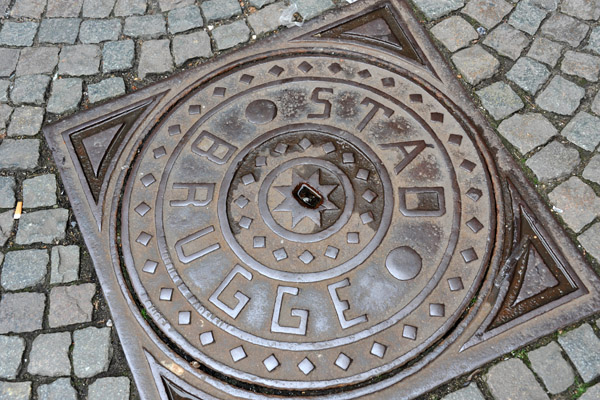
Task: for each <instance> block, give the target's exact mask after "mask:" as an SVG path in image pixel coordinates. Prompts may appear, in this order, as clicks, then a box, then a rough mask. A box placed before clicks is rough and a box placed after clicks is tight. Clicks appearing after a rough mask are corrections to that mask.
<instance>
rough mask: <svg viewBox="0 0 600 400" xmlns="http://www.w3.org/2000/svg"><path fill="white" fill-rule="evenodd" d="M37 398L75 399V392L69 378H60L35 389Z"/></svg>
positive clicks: (51, 399) (42, 399)
mask: <svg viewBox="0 0 600 400" xmlns="http://www.w3.org/2000/svg"><path fill="white" fill-rule="evenodd" d="M37 394H38V400H77V392H76V391H75V389H74V388H73V386H71V380H70V379H69V378H60V379H57V380H55V381H54V382H52V383H51V384H48V385H40V386H38V389H37Z"/></svg>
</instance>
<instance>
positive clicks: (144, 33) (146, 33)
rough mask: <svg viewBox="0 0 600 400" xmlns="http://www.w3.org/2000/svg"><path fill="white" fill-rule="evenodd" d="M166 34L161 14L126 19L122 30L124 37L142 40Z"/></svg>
mask: <svg viewBox="0 0 600 400" xmlns="http://www.w3.org/2000/svg"><path fill="white" fill-rule="evenodd" d="M166 33H167V28H166V24H165V17H163V16H162V14H158V15H143V16H136V17H128V18H127V19H126V20H125V27H124V28H123V34H124V35H126V36H131V37H135V38H143V39H155V38H157V37H159V36H162V35H164V34H166Z"/></svg>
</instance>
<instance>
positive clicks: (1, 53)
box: [0, 48, 20, 77]
mask: <svg viewBox="0 0 600 400" xmlns="http://www.w3.org/2000/svg"><path fill="white" fill-rule="evenodd" d="M19 53H20V50H19V49H3V48H0V76H2V77H9V76H11V75H12V73H13V72H15V68H16V66H17V61H18V60H19Z"/></svg>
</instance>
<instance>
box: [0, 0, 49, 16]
mask: <svg viewBox="0 0 600 400" xmlns="http://www.w3.org/2000/svg"><path fill="white" fill-rule="evenodd" d="M45 8H46V0H16V1H15V4H14V5H13V6H12V9H11V10H10V16H11V17H16V18H18V17H25V18H33V19H39V18H40V17H41V16H42V13H43V12H44V9H45ZM2 14H4V13H2Z"/></svg>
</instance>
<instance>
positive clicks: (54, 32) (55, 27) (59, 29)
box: [38, 18, 81, 44]
mask: <svg viewBox="0 0 600 400" xmlns="http://www.w3.org/2000/svg"><path fill="white" fill-rule="evenodd" d="M80 24H81V20H80V19H79V18H53V19H43V20H42V23H41V25H40V33H39V35H38V40H39V41H40V43H65V44H73V43H75V40H77V35H78V34H79V25H80Z"/></svg>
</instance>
